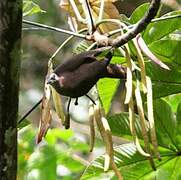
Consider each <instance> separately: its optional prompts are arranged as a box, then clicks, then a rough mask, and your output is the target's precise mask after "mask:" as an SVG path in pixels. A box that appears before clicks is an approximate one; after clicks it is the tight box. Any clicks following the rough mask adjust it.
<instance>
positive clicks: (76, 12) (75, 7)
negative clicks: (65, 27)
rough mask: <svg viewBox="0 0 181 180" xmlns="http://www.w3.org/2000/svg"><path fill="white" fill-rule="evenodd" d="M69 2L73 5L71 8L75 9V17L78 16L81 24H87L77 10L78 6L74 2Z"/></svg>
mask: <svg viewBox="0 0 181 180" xmlns="http://www.w3.org/2000/svg"><path fill="white" fill-rule="evenodd" d="M69 2H70V4H71V6H72V9H73V11H74V13H75V16H76V18H77V20H78V21H79V22H82V23H84V24H85V19H83V18H82V16H81V15H80V13H79V10H78V9H77V6H76V4H75V2H74V0H69Z"/></svg>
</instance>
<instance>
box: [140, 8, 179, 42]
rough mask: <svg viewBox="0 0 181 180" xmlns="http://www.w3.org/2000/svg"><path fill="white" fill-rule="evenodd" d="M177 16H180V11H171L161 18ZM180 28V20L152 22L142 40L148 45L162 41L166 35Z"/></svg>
mask: <svg viewBox="0 0 181 180" xmlns="http://www.w3.org/2000/svg"><path fill="white" fill-rule="evenodd" d="M177 14H181V11H173V12H170V13H168V14H165V15H164V16H162V17H168V16H173V15H177ZM180 28H181V20H180V18H173V19H167V20H163V21H158V22H154V23H151V24H150V25H149V26H148V27H147V29H146V31H145V33H144V36H143V38H144V40H145V42H146V43H147V44H150V43H152V42H154V41H157V40H160V39H162V38H163V37H165V36H167V35H168V34H170V33H172V32H174V31H175V30H178V29H180Z"/></svg>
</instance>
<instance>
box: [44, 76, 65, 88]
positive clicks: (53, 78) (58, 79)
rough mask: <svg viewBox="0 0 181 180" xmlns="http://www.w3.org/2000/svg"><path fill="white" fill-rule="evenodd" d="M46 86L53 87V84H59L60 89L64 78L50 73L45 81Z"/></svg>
mask: <svg viewBox="0 0 181 180" xmlns="http://www.w3.org/2000/svg"><path fill="white" fill-rule="evenodd" d="M47 84H50V85H55V84H59V86H60V87H63V86H64V76H58V75H57V74H55V73H52V74H50V75H49V77H48V79H47Z"/></svg>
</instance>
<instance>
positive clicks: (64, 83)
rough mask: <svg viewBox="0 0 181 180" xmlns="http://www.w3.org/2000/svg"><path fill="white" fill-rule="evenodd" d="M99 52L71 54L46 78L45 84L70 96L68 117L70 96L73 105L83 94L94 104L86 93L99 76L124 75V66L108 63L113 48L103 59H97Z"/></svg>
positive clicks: (119, 76) (117, 76)
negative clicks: (72, 99)
mask: <svg viewBox="0 0 181 180" xmlns="http://www.w3.org/2000/svg"><path fill="white" fill-rule="evenodd" d="M100 53H102V52H101V51H99V50H96V49H95V50H92V51H87V52H83V53H80V54H77V55H73V56H72V57H70V58H69V59H67V60H65V61H64V62H63V63H62V64H60V65H58V66H57V68H55V70H54V71H53V72H52V73H51V74H50V75H49V76H48V78H47V84H49V85H51V86H52V87H53V88H54V89H55V90H56V91H57V92H58V93H59V94H60V95H63V96H68V97H70V99H69V102H68V106H67V112H68V118H69V106H70V103H71V98H76V101H75V105H77V104H78V98H79V97H81V96H84V95H85V96H86V97H88V98H89V99H90V100H91V101H92V102H93V103H94V104H95V102H94V101H93V100H92V98H91V97H89V96H88V95H87V93H88V92H89V90H90V89H91V88H92V87H93V86H94V85H95V84H96V83H97V81H98V80H99V79H100V78H105V77H109V78H119V79H125V77H126V68H125V67H123V66H121V65H118V64H110V61H111V58H112V55H113V50H109V52H108V53H107V54H106V55H105V57H104V58H103V59H101V60H98V59H97V58H96V56H98V55H99V54H100ZM68 126H69V125H67V128H69V127H68Z"/></svg>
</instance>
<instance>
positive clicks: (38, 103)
mask: <svg viewBox="0 0 181 180" xmlns="http://www.w3.org/2000/svg"><path fill="white" fill-rule="evenodd" d="M42 99H43V98H41V99H40V100H39V101H38V102H37V103H36V104H35V105H34V106H33V107H32V108H31V109H30V110H29V111H28V112H27V113H26V114H25V115H24V116H23V117H22V118H21V119H20V120H19V121H18V124H21V122H22V121H23V120H24V119H25V118H26V117H27V116H28V115H29V114H30V113H31V112H32V111H34V110H35V109H36V108H37V107H38V106H39V105H40V103H41V102H42Z"/></svg>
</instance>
